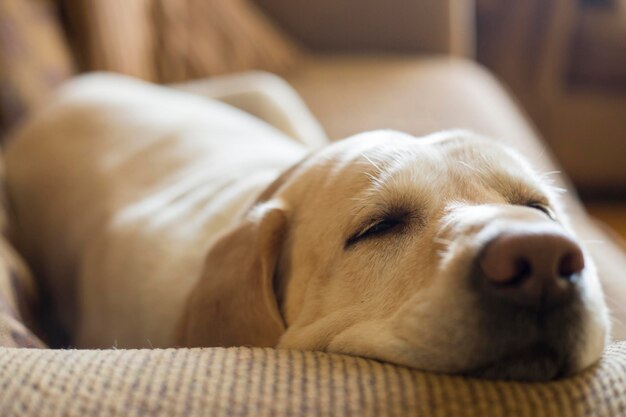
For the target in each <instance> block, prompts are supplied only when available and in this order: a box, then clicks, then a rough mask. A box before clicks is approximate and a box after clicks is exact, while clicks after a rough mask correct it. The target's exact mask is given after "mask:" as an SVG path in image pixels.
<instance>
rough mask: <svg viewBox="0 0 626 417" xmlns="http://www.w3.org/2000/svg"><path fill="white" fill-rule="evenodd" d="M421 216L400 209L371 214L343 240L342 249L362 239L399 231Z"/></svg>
mask: <svg viewBox="0 0 626 417" xmlns="http://www.w3.org/2000/svg"><path fill="white" fill-rule="evenodd" d="M415 219H420V222H421V219H422V217H421V216H419V215H417V213H415V212H412V211H400V212H396V213H393V214H390V213H383V214H379V215H375V216H371V217H370V220H369V221H367V222H365V223H364V224H363V225H361V226H360V227H358V229H357V231H356V232H353V233H352V234H351V235H350V237H348V238H347V239H346V240H345V244H344V249H348V248H350V247H351V246H353V245H355V244H356V243H359V242H360V241H362V240H366V239H371V238H376V237H383V236H386V235H388V234H392V233H400V232H401V231H402V230H404V229H406V227H408V226H409V224H410V223H411V222H413V220H415Z"/></svg>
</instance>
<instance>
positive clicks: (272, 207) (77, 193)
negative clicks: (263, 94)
mask: <svg viewBox="0 0 626 417" xmlns="http://www.w3.org/2000/svg"><path fill="white" fill-rule="evenodd" d="M6 163H7V181H8V187H9V192H10V196H11V197H12V199H13V200H12V202H13V204H14V208H15V225H16V233H17V237H18V240H19V241H18V243H19V245H20V247H21V248H22V250H23V252H24V254H25V256H26V257H27V259H28V260H29V261H30V263H31V265H32V267H33V268H34V270H35V271H36V273H37V274H38V276H39V277H40V278H41V280H42V285H43V286H44V287H45V288H47V290H48V291H49V293H50V296H51V300H52V303H53V305H54V306H55V308H56V313H57V314H58V317H59V320H60V321H61V322H62V323H63V325H64V327H65V328H66V329H67V331H68V332H69V333H70V334H71V335H72V340H73V344H74V345H75V346H77V347H100V348H104V347H110V346H118V347H129V348H130V347H136V348H140V347H148V346H150V347H174V346H239V345H245V346H276V347H280V348H293V349H307V350H311V349H314V350H325V351H329V352H339V353H345V354H351V355H359V356H364V357H369V358H375V359H379V360H384V361H389V362H393V363H396V364H401V365H406V366H410V367H414V368H419V369H424V370H430V371H437V372H446V373H456V374H465V375H473V376H482V377H490V378H506V379H521V380H545V379H551V378H556V377H559V376H563V375H568V374H571V373H574V372H577V371H580V370H582V369H584V368H585V367H587V366H589V365H590V364H592V363H594V362H595V361H597V360H598V358H599V357H600V356H601V354H602V351H603V348H604V345H605V343H606V339H607V334H608V327H609V320H608V315H607V309H606V307H605V304H604V300H603V296H602V292H601V289H600V285H599V281H598V278H597V276H596V273H595V270H594V266H593V264H592V261H591V259H590V258H589V256H588V255H587V253H586V251H585V249H584V248H582V247H581V245H580V243H579V242H578V239H577V238H576V237H575V236H574V235H573V233H572V231H571V228H570V227H569V225H568V222H567V219H566V218H565V216H564V214H563V212H562V210H561V208H560V207H559V203H558V201H557V198H556V197H555V193H554V191H553V189H552V188H551V187H550V186H549V185H548V184H547V183H546V181H545V180H544V178H543V177H542V176H541V175H539V174H538V173H536V172H535V171H534V170H533V169H532V168H531V167H530V166H529V164H528V163H527V162H526V161H525V160H523V159H522V158H521V157H520V156H519V155H518V154H516V153H515V152H514V151H513V150H511V149H509V148H506V147H503V146H502V145H499V144H498V143H496V142H493V141H490V140H487V139H484V138H480V137H478V136H476V135H474V134H472V133H469V132H464V131H449V132H441V133H436V134H433V135H430V136H427V137H423V138H419V139H418V138H415V137H412V136H409V135H406V134H402V133H399V132H394V131H375V132H369V133H363V134H360V135H357V136H354V137H351V138H348V139H345V140H342V141H339V142H336V143H333V144H329V145H328V146H326V147H324V148H322V149H320V150H316V151H314V152H310V150H309V149H307V148H306V147H305V146H302V145H301V144H298V143H297V142H295V141H294V140H292V139H290V138H288V137H287V136H285V135H283V134H281V133H280V132H279V131H278V130H276V129H274V128H272V127H270V126H269V125H266V124H264V123H263V122H261V121H259V120H257V119H255V118H253V117H252V116H249V115H247V114H245V113H243V112H241V111H238V110H236V109H234V108H231V107H229V106H227V105H224V104H221V103H219V102H216V101H211V100H208V99H205V98H202V97H197V96H193V95H189V94H186V93H182V92H178V91H174V90H172V89H168V88H163V87H157V86H152V85H149V84H145V83H142V82H139V81H135V80H132V79H127V78H123V77H118V76H112V75H92V76H86V77H82V78H79V79H77V80H75V81H72V82H70V83H69V84H67V85H66V86H64V87H63V88H62V89H60V90H59V92H58V93H57V94H56V96H55V97H54V98H53V99H52V100H51V101H50V103H49V104H48V105H47V106H46V108H44V109H43V110H42V111H40V112H39V113H38V114H36V115H34V116H33V117H32V118H31V120H29V122H28V123H26V124H25V125H24V126H23V127H22V128H21V129H19V131H18V132H17V133H16V134H15V135H13V137H12V138H11V141H10V143H9V146H8V149H7V151H6Z"/></svg>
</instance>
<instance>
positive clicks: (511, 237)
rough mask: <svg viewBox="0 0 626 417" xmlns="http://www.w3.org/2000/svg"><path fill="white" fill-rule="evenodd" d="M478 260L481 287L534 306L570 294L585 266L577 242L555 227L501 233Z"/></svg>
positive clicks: (546, 304)
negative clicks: (543, 230)
mask: <svg viewBox="0 0 626 417" xmlns="http://www.w3.org/2000/svg"><path fill="white" fill-rule="evenodd" d="M478 261H479V266H480V269H481V272H482V273H481V277H482V278H481V279H482V280H484V281H485V282H484V284H485V285H483V288H487V290H488V291H490V292H491V293H492V294H495V295H496V296H497V297H499V298H504V299H506V300H508V301H510V302H512V303H514V304H517V305H520V306H527V307H534V308H546V307H550V306H553V305H555V304H557V303H559V302H560V301H562V300H563V299H565V298H566V297H567V296H568V295H570V294H571V293H572V292H573V289H574V287H575V286H576V281H577V280H578V279H579V277H580V274H581V272H582V271H583V269H584V267H585V261H584V256H583V253H582V250H581V248H580V246H578V244H576V242H575V241H573V240H572V239H571V238H570V237H568V236H567V235H565V234H564V233H562V232H560V231H557V230H550V231H545V232H537V231H533V232H532V233H530V232H523V231H516V232H505V233H502V234H500V235H499V236H497V237H496V238H495V239H493V240H491V241H490V242H489V243H488V244H487V245H486V247H485V248H484V249H483V251H482V253H481V254H480V256H479V259H478Z"/></svg>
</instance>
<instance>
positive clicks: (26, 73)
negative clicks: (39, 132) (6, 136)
mask: <svg viewBox="0 0 626 417" xmlns="http://www.w3.org/2000/svg"><path fill="white" fill-rule="evenodd" d="M53 11H54V10H53V9H52V7H51V6H50V4H49V3H48V2H45V1H24V0H2V1H0V132H1V131H2V130H4V129H6V128H7V127H8V126H10V125H12V124H13V123H15V122H16V121H17V120H18V119H19V118H20V117H21V116H22V115H23V114H24V113H25V112H26V111H27V110H31V109H32V108H33V107H35V106H37V105H38V104H39V103H40V102H41V100H42V99H43V97H45V95H46V94H47V93H48V92H49V91H50V90H51V89H52V88H54V87H55V86H56V85H58V83H60V82H61V81H62V80H64V79H66V78H67V77H68V76H69V75H70V74H71V73H72V72H73V67H72V61H71V58H70V56H69V52H68V50H67V49H66V47H65V44H64V39H63V36H62V34H61V31H60V29H59V26H58V22H57V20H56V16H55V15H54V13H53Z"/></svg>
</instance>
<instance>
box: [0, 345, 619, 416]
mask: <svg viewBox="0 0 626 417" xmlns="http://www.w3.org/2000/svg"><path fill="white" fill-rule="evenodd" d="M0 410H1V411H2V415H4V416H39V417H46V416H129V417H132V416H156V417H158V416H164V417H165V416H167V417H171V416H179V415H180V416H183V415H184V416H200V415H207V416H208V415H211V416H213V415H215V416H218V415H219V416H255V417H256V416H335V417H339V416H359V417H360V416H378V417H385V416H407V417H410V416H428V417H437V416H457V417H463V416H468V417H469V416H481V417H496V416H506V417H521V416H533V417H544V416H546V417H547V416H550V417H556V416H558V417H574V416H576V417H577V416H581V417H582V416H586V417H592V416H597V417H600V416H606V417H609V416H611V417H613V416H623V415H625V413H626V343H620V344H616V345H613V346H612V347H611V348H609V350H608V352H607V353H606V355H605V357H604V359H603V360H602V362H601V363H600V364H599V365H598V366H595V367H593V368H592V369H590V370H588V371H586V372H584V373H582V374H580V375H578V376H575V377H572V378H568V379H564V380H561V381H556V382H550V383H534V384H531V383H518V382H489V381H481V380H475V379H468V378H463V377H452V376H445V375H437V374H431V373H425V372H420V371H415V370H410V369H407V368H402V367H397V366H393V365H389V364H383V363H380V362H376V361H372V360H367V359H361V358H355V357H349V356H342V355H329V354H325V353H320V352H299V351H288V350H274V349H260V348H256V349H250V348H230V349H222V348H213V349H178V350H176V349H169V350H108V351H107V350H100V351H98V350H84V351H76V350H74V351H72V350H56V351H55V350H39V349H8V348H0Z"/></svg>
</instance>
